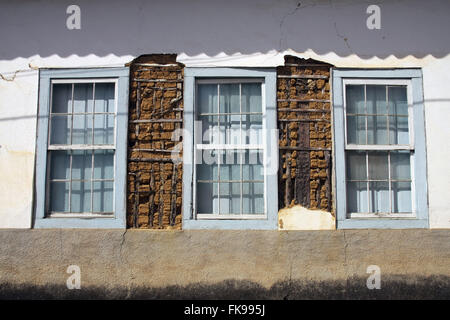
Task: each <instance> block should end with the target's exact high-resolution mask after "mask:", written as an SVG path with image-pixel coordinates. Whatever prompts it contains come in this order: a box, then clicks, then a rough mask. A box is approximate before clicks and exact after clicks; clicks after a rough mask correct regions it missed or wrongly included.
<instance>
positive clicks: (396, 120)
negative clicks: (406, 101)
mask: <svg viewBox="0 0 450 320" xmlns="http://www.w3.org/2000/svg"><path fill="white" fill-rule="evenodd" d="M389 143H390V144H409V129H408V117H389Z"/></svg>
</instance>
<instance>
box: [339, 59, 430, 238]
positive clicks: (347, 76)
mask: <svg viewBox="0 0 450 320" xmlns="http://www.w3.org/2000/svg"><path fill="white" fill-rule="evenodd" d="M332 77H333V82H332V88H333V89H332V90H333V91H332V93H333V131H334V141H333V143H334V150H333V153H334V159H335V161H334V169H333V170H334V181H335V184H334V186H335V187H334V190H335V195H336V196H335V200H334V201H335V208H336V218H337V228H338V229H367V228H379V229H404V228H428V225H429V223H428V191H427V177H426V172H427V165H426V142H425V121H424V105H423V85H422V71H421V69H419V68H405V69H351V68H333V69H332ZM348 84H366V85H370V84H375V85H380V84H381V85H387V86H389V85H394V86H395V85H406V86H407V99H408V128H409V135H410V141H409V144H408V145H352V144H347V113H346V101H345V99H346V97H345V95H346V85H348ZM347 150H348V151H350V150H364V151H372V150H383V151H391V150H407V151H410V152H411V158H410V159H411V161H410V166H411V198H412V199H411V201H412V204H411V205H412V211H413V212H412V213H390V214H379V213H376V214H367V213H362V214H359V213H351V214H349V213H347V193H346V189H347V170H346V151H347ZM366 166H367V165H366ZM367 169H369V168H367ZM389 172H390V170H389ZM390 201H391V200H390Z"/></svg>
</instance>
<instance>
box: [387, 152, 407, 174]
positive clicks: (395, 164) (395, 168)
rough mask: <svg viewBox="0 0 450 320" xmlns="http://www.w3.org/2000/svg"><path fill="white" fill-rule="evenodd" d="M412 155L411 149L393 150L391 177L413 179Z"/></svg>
mask: <svg viewBox="0 0 450 320" xmlns="http://www.w3.org/2000/svg"><path fill="white" fill-rule="evenodd" d="M410 157H411V154H410V153H409V151H391V179H393V180H397V179H398V180H409V179H411V166H410Z"/></svg>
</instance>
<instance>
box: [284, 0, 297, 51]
mask: <svg viewBox="0 0 450 320" xmlns="http://www.w3.org/2000/svg"><path fill="white" fill-rule="evenodd" d="M301 5H302V3H301V2H298V3H297V6H296V7H295V9H294V10H292V11H291V12H288V13H287V14H285V15H284V16H283V17H282V18H281V21H280V43H279V50H280V51H281V50H282V43H283V24H284V22H285V20H286V19H287V18H288V17H289V16H292V15H294V14H295V13H296V12H297V11H298V9H300V6H301Z"/></svg>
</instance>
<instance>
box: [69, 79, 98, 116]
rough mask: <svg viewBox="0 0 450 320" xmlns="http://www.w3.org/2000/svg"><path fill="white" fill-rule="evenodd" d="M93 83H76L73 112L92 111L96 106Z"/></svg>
mask: <svg viewBox="0 0 450 320" xmlns="http://www.w3.org/2000/svg"><path fill="white" fill-rule="evenodd" d="M93 96H94V93H93V84H92V83H75V84H74V92H73V112H74V113H84V112H92V110H93V107H94V100H93V98H94V97H93Z"/></svg>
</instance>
